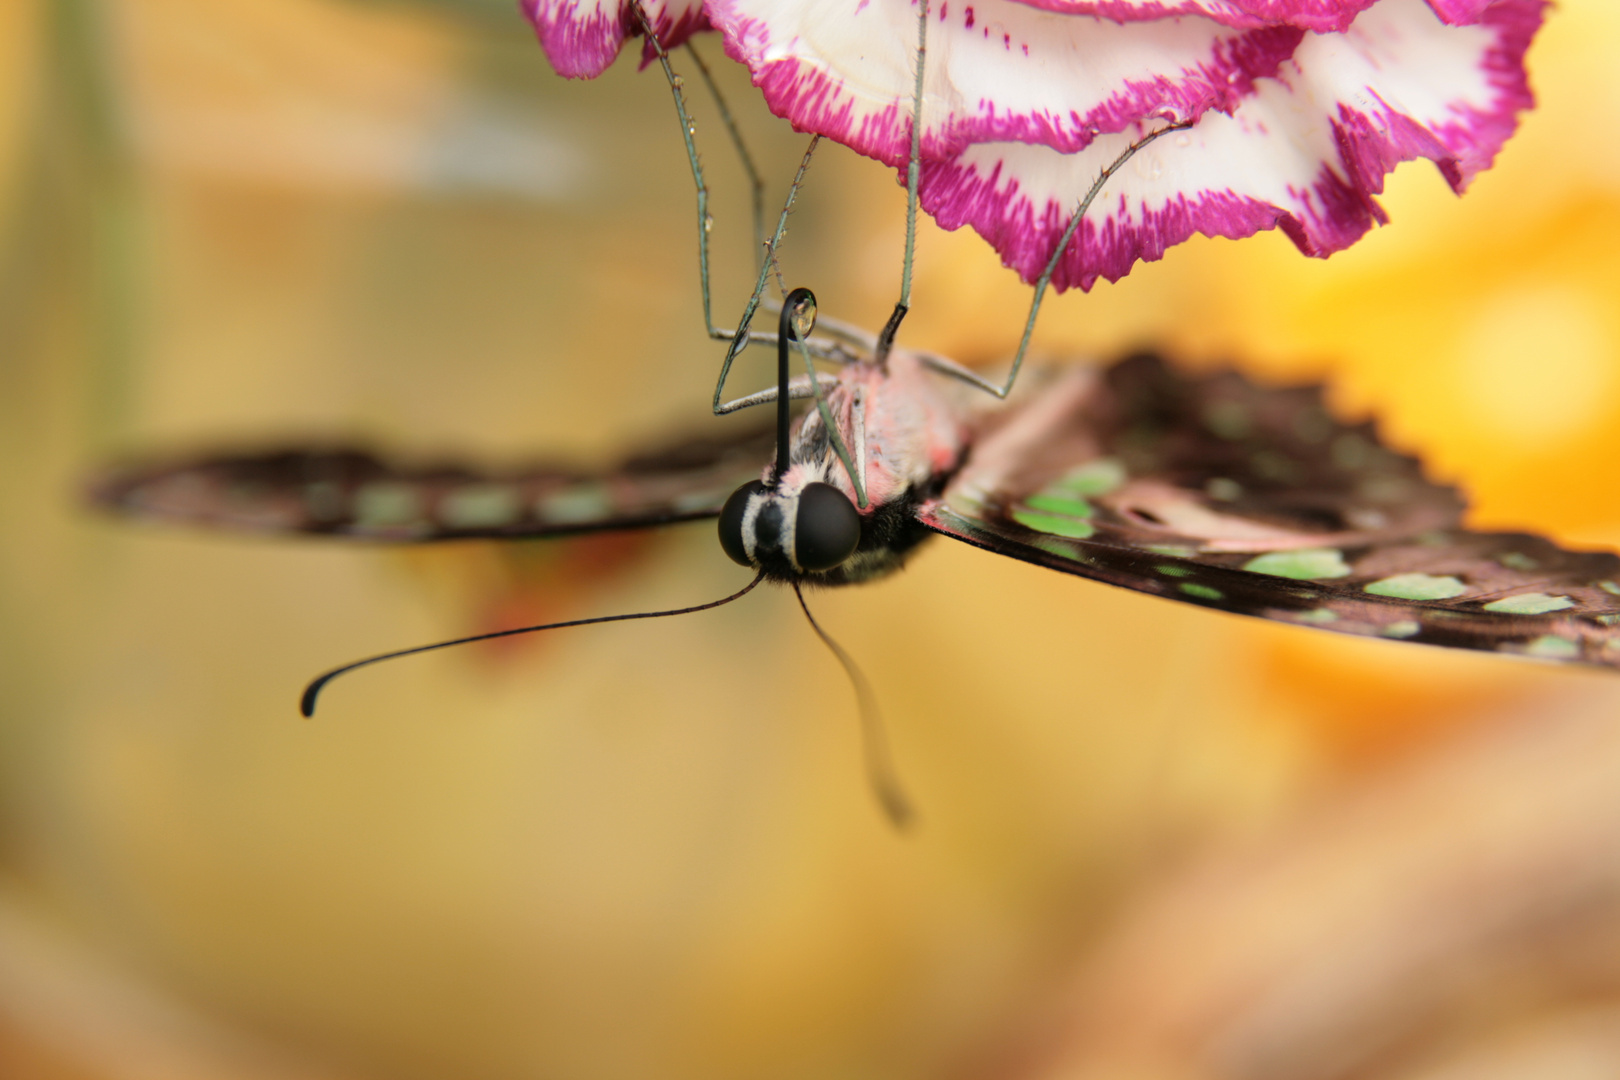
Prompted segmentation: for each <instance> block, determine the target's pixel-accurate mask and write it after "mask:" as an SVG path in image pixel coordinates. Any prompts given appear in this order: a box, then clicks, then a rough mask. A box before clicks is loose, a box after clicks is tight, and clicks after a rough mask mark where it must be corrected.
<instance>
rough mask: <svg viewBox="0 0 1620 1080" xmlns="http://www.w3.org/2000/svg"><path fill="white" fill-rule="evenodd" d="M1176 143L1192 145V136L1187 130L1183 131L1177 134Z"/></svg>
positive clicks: (1178, 144)
mask: <svg viewBox="0 0 1620 1080" xmlns="http://www.w3.org/2000/svg"><path fill="white" fill-rule="evenodd" d="M1176 145H1177V146H1191V145H1192V136H1191V135H1189V134H1187V133H1186V132H1185V131H1183V132H1181V133H1180V134H1178V135H1177V136H1176Z"/></svg>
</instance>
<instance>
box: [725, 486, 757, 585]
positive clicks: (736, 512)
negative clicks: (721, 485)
mask: <svg viewBox="0 0 1620 1080" xmlns="http://www.w3.org/2000/svg"><path fill="white" fill-rule="evenodd" d="M764 490H765V485H764V484H763V483H761V482H760V481H758V480H750V481H748V483H746V484H744V485H743V486H742V487H740V488H738V489H737V490H736V491H733V492H732V493H731V498H729V499H727V500H726V505H725V509H723V510H721V511H720V546H721V547H722V548H725V551H726V554H727V555H728V556H730V558H731V561H732V562H734V563H736V564H738V565H739V566H753V565H754V564H753V563H752V562H751V561H750V560H749V558H748V548H747V546H746V545H745V544H744V543H743V515H744V514H745V513H747V511H748V500H749V499H751V498H753V497H754V496H755V495H757V494H758V493H759V492H761V491H764Z"/></svg>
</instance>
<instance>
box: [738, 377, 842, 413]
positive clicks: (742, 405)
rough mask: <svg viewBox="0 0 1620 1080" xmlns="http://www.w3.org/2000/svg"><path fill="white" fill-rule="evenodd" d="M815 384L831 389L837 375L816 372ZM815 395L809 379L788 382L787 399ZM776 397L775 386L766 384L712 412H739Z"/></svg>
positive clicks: (836, 379) (798, 398)
mask: <svg viewBox="0 0 1620 1080" xmlns="http://www.w3.org/2000/svg"><path fill="white" fill-rule="evenodd" d="M816 384H817V387H818V388H819V389H821V390H823V391H826V390H831V389H832V388H833V387H835V386H837V385H838V376H836V375H828V374H825V373H822V372H817V373H816ZM815 396H816V391H815V390H813V389H811V387H810V380H809V379H807V378H805V377H804V376H802V375H801V376H799V377H798V378H796V379H794V380H793V381H792V382H791V383H789V384H788V399H789V400H790V401H799V400H802V399H804V398H813V397H815ZM776 397H777V389H776V387H774V386H768V387H766V388H765V389H764V390H760V391H757V392H755V393H752V394H749V395H748V396H747V397H740V398H734V399H732V400H731V401H727V402H725V403H723V404H721V405H717V406H715V409H714V414H715V415H716V416H725V415H726V414H727V413H734V412H739V411H741V410H743V409H748V408H752V407H753V406H755V405H769V404H770V403H771V402H773V401H775V400H776Z"/></svg>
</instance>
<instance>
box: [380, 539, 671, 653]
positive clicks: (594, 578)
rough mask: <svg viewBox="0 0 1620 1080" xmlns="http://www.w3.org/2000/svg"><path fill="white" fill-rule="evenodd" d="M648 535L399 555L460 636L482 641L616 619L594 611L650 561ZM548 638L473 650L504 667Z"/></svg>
mask: <svg viewBox="0 0 1620 1080" xmlns="http://www.w3.org/2000/svg"><path fill="white" fill-rule="evenodd" d="M657 544H658V537H657V536H656V535H655V532H654V530H652V529H625V530H619V531H609V532H600V533H588V534H584V535H580V536H566V537H558V538H555V539H549V540H513V541H473V542H469V543H458V544H444V545H423V546H416V547H408V548H404V549H402V550H401V551H400V552H399V558H400V561H401V562H403V563H404V565H405V566H406V567H407V570H408V573H409V574H410V575H411V576H412V577H413V578H415V579H416V580H417V581H418V583H420V584H422V585H424V586H425V587H426V588H427V589H428V591H429V592H430V593H432V594H433V595H434V596H435V597H436V599H437V600H438V601H439V602H440V603H441V604H442V605H444V606H447V607H449V608H450V609H451V610H452V611H453V612H454V618H455V619H456V620H457V621H458V622H459V623H460V624H461V625H463V626H465V627H466V633H467V634H469V635H471V634H487V633H494V632H495V631H498V630H509V629H513V628H515V627H520V626H538V625H542V624H544V623H552V622H562V621H565V620H568V619H575V618H588V617H590V616H592V615H598V614H617V612H606V611H596V610H594V609H593V607H592V604H593V602H594V600H595V598H596V597H597V596H599V595H600V594H601V593H602V592H603V591H605V590H607V589H608V588H609V587H610V586H611V585H612V584H613V582H614V581H615V580H617V579H618V578H619V577H621V576H622V575H624V574H626V573H629V572H630V571H631V570H633V569H634V568H635V567H636V566H638V565H640V564H641V563H642V562H644V561H645V560H646V558H647V557H648V556H649V555H651V553H652V552H653V550H654V549H655V547H656V546H657ZM546 640H547V635H545V634H536V635H532V636H530V635H514V636H512V637H506V638H496V639H495V640H493V641H485V642H480V643H478V644H477V645H476V646H475V647H474V648H475V649H476V650H477V652H478V653H479V654H480V655H482V656H483V657H484V658H485V659H486V660H489V661H490V662H492V663H504V662H506V661H508V660H510V659H512V658H515V657H517V656H519V655H523V654H529V653H530V652H531V651H532V650H535V649H539V648H542V647H544V642H545V641H546Z"/></svg>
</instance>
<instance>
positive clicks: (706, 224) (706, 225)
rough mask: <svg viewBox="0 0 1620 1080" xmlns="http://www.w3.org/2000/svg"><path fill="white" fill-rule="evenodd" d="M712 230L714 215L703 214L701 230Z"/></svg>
mask: <svg viewBox="0 0 1620 1080" xmlns="http://www.w3.org/2000/svg"><path fill="white" fill-rule="evenodd" d="M713 230H714V215H713V214H704V215H703V231H704V232H712V231H713Z"/></svg>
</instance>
